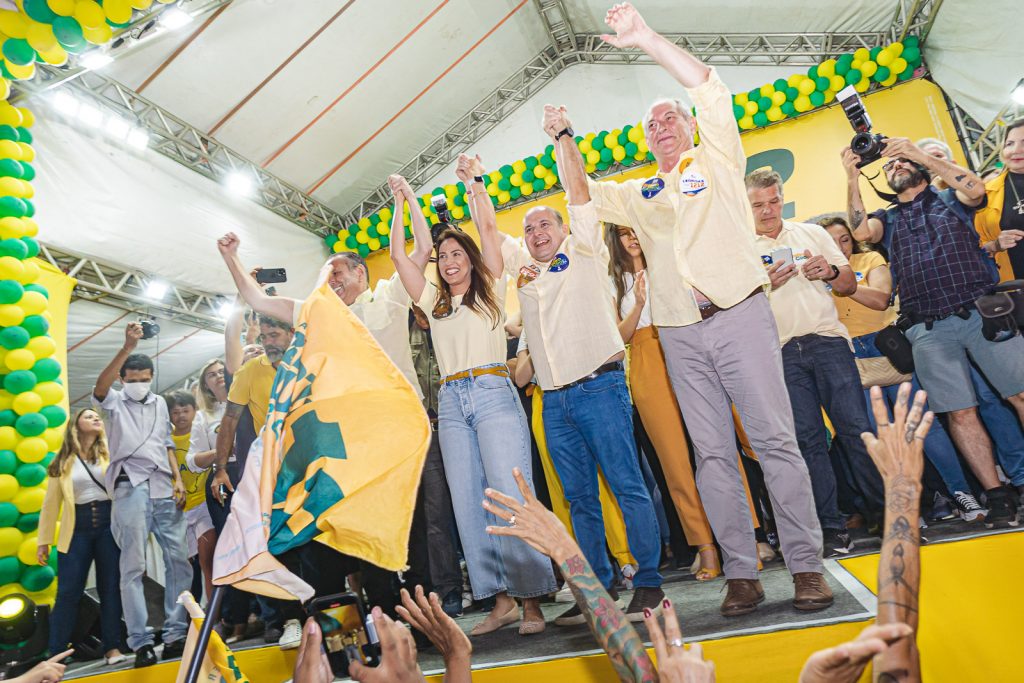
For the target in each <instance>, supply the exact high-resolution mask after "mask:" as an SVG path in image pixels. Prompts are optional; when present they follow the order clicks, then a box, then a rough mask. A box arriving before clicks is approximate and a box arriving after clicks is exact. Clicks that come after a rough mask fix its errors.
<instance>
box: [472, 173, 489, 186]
mask: <svg viewBox="0 0 1024 683" xmlns="http://www.w3.org/2000/svg"><path fill="white" fill-rule="evenodd" d="M473 182H474V183H483V184H484V185H486V184H487V181H485V180H484V177H483V176H482V175H475V176H473Z"/></svg>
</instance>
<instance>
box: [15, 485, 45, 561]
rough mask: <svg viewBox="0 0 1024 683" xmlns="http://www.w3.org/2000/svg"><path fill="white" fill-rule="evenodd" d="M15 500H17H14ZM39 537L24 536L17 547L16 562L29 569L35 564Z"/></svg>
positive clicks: (33, 535)
mask: <svg viewBox="0 0 1024 683" xmlns="http://www.w3.org/2000/svg"><path fill="white" fill-rule="evenodd" d="M15 500H17V499H15ZM38 543H39V537H38V536H36V535H35V534H32V535H31V536H25V538H24V539H22V541H21V543H20V544H19V545H18V560H19V561H20V562H21V563H22V564H27V565H29V566H30V567H31V566H32V565H33V564H36V550H37V549H38V547H39V546H38V545H37V544H38Z"/></svg>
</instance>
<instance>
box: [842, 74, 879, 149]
mask: <svg viewBox="0 0 1024 683" xmlns="http://www.w3.org/2000/svg"><path fill="white" fill-rule="evenodd" d="M836 99H837V100H839V104H840V105H841V106H842V107H843V113H844V114H846V119H847V120H848V121H849V122H850V125H851V126H853V131H854V133H855V135H854V136H853V139H852V140H851V141H850V150H851V151H852V152H853V153H854V154H856V155H857V156H859V157H860V162H859V163H858V164H857V168H863V167H864V166H867V165H868V164H870V163H872V162H874V161H878V160H879V159H881V158H882V149H883V148H884V147H885V141H886V139H887V138H886V137H885V136H884V135H882V134H881V133H872V132H871V117H869V116H868V112H867V110H866V109H865V108H864V102H863V101H862V100H861V99H860V95H859V94H858V93H857V91H856V90H855V89H854V87H853V86H852V85H848V86H846V87H845V88H843V89H842V90H840V91H839V93H838V94H837V95H836Z"/></svg>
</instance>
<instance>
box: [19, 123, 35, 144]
mask: <svg viewBox="0 0 1024 683" xmlns="http://www.w3.org/2000/svg"><path fill="white" fill-rule="evenodd" d="M18 141H19V142H26V143H28V144H30V145H31V144H32V132H31V131H29V129H28V128H25V127H24V126H18Z"/></svg>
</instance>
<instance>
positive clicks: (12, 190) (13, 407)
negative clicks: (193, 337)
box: [0, 0, 176, 604]
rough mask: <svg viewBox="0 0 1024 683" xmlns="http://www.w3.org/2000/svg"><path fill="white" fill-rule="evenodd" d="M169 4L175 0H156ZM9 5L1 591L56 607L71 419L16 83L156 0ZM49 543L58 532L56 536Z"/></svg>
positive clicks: (2, 150)
mask: <svg viewBox="0 0 1024 683" xmlns="http://www.w3.org/2000/svg"><path fill="white" fill-rule="evenodd" d="M157 1H158V2H159V3H162V4H170V3H172V2H175V1H176V0H157ZM15 4H16V5H17V7H18V10H17V11H14V10H0V57H2V60H0V76H2V77H0V596H2V595H6V594H8V593H26V594H27V595H28V596H29V597H31V598H32V599H33V600H35V601H36V602H37V603H44V604H52V602H53V598H54V595H55V593H56V586H57V584H56V581H55V580H54V577H55V570H56V566H57V564H56V551H55V550H53V551H51V555H50V561H49V563H48V564H46V565H42V566H41V565H39V563H38V562H37V560H36V548H37V546H38V538H37V529H38V526H39V511H40V509H41V508H42V504H43V497H44V495H45V489H46V467H47V466H48V465H49V464H50V462H51V461H52V460H53V458H54V457H55V456H54V453H55V452H56V451H57V450H58V449H59V448H60V444H61V441H62V439H63V435H64V426H65V423H66V422H67V419H68V416H67V413H66V411H65V409H64V408H63V407H62V405H63V404H64V403H65V398H66V393H65V390H64V385H63V383H62V381H61V366H60V363H59V362H57V360H55V359H54V358H53V355H54V352H55V351H56V344H55V343H54V341H53V340H52V339H51V338H50V337H49V336H48V334H47V332H48V330H49V327H50V322H51V318H50V313H49V312H48V310H47V307H48V302H47V298H48V293H47V291H46V289H45V288H44V287H42V286H41V285H39V284H36V280H37V279H38V277H39V266H37V265H36V263H35V261H34V258H35V256H36V255H37V254H38V253H39V244H38V243H37V242H36V240H35V237H36V235H37V233H38V232H39V226H38V225H37V224H36V222H35V221H34V220H33V219H32V217H33V215H34V214H35V207H34V206H33V203H32V197H33V195H34V190H33V188H32V181H33V179H34V178H35V175H36V174H35V170H34V169H33V167H32V161H33V160H34V159H35V152H34V151H33V149H32V134H31V133H30V132H29V129H30V128H31V127H32V123H33V120H34V119H33V116H32V112H30V111H29V110H28V109H25V108H23V107H15V106H12V105H11V104H10V103H9V102H7V98H8V96H9V95H10V81H11V80H26V79H30V78H32V77H33V76H34V75H35V65H36V63H37V62H45V63H46V64H51V65H54V66H60V65H62V64H65V63H66V62H67V61H68V55H69V54H76V53H81V52H83V51H85V50H87V49H88V48H89V47H90V46H96V45H103V44H106V43H107V42H108V41H110V40H111V38H112V37H113V33H114V31H115V30H116V29H118V28H122V27H125V26H127V25H128V24H129V23H131V21H132V17H133V13H134V12H135V11H136V10H139V11H144V10H147V9H149V8H150V6H151V5H153V0H103V1H102V2H97V1H96V0H15ZM48 540H49V539H48Z"/></svg>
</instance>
